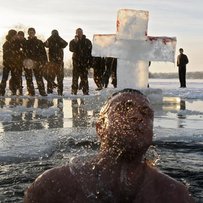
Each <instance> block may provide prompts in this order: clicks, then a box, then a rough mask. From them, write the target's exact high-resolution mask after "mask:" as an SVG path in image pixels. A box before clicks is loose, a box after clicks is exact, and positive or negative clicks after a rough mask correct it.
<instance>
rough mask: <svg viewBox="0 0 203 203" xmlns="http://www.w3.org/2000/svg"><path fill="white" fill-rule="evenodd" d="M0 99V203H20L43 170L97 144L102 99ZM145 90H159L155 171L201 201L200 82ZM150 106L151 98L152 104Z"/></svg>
mask: <svg viewBox="0 0 203 203" xmlns="http://www.w3.org/2000/svg"><path fill="white" fill-rule="evenodd" d="M70 81H71V80H70V78H66V79H65V91H64V97H58V96H57V95H54V96H53V95H49V96H48V97H38V96H36V97H32V98H31V97H30V98H29V97H27V96H22V97H11V96H9V94H8V95H7V96H6V97H1V98H0V107H1V108H0V150H1V153H0V202H2V203H3V202H22V198H23V191H24V190H25V188H26V187H27V186H28V185H29V184H30V183H31V182H32V181H33V180H34V179H35V178H36V177H37V176H38V175H39V174H41V173H42V172H43V171H44V170H46V169H48V168H52V167H54V166H58V165H63V164H65V163H67V162H68V161H69V158H70V157H71V156H75V155H80V154H83V155H84V154H85V153H86V154H89V153H95V152H96V151H97V150H98V147H99V143H98V140H97V136H96V132H95V121H96V119H97V115H98V112H99V110H100V107H101V106H102V104H103V103H104V102H105V100H106V97H107V95H109V94H110V93H111V91H114V90H113V88H112V87H111V85H109V88H108V89H107V90H102V91H101V92H96V91H95V90H94V89H95V88H96V86H95V85H94V83H93V81H92V79H90V95H89V96H83V95H82V94H80V93H79V95H78V96H71V95H70ZM149 83H150V88H160V89H161V90H162V95H161V96H162V102H161V103H160V102H156V101H153V108H154V111H155V120H154V141H153V145H154V149H155V151H156V152H157V153H158V155H159V161H158V163H157V167H158V168H160V169H161V170H163V171H164V172H165V173H167V174H169V175H170V176H172V177H174V178H176V179H178V180H180V181H182V182H184V183H185V184H186V185H188V188H189V190H190V191H191V193H192V195H193V197H194V198H195V199H196V202H198V203H200V202H202V201H203V186H202V185H203V159H202V157H203V156H202V155H203V150H202V149H203V119H202V116H203V81H202V80H189V81H188V85H187V86H188V88H186V89H180V88H178V87H179V83H178V80H177V79H174V80H173V79H172V80H165V79H159V80H157V79H151V80H150V82H149ZM154 100H156V98H154Z"/></svg>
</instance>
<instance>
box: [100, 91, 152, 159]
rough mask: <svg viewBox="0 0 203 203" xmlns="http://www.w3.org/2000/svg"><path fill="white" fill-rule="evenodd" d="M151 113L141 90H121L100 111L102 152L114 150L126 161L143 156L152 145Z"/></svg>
mask: <svg viewBox="0 0 203 203" xmlns="http://www.w3.org/2000/svg"><path fill="white" fill-rule="evenodd" d="M153 116H154V114H153V110H152V108H151V106H150V103H149V101H148V99H147V97H146V96H144V95H143V94H142V93H141V92H140V91H137V90H133V89H124V90H122V91H120V92H117V93H116V94H114V95H113V96H112V97H111V98H110V99H109V100H108V101H107V103H106V104H105V105H104V107H103V108H102V109H101V112H100V115H99V119H98V121H97V133H98V135H99V137H100V140H101V150H102V151H106V150H108V151H109V150H111V149H116V152H115V151H114V152H113V153H120V154H121V156H122V155H123V156H124V157H125V158H126V156H129V157H128V158H130V157H131V158H134V157H137V156H138V157H139V156H142V155H143V154H144V153H145V152H146V150H147V149H148V147H149V146H150V145H151V143H152V136H153Z"/></svg>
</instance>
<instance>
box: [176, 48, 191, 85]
mask: <svg viewBox="0 0 203 203" xmlns="http://www.w3.org/2000/svg"><path fill="white" fill-rule="evenodd" d="M179 52H180V54H179V55H178V58H177V66H178V73H179V80H180V87H181V88H185V87H186V65H187V64H188V63H189V60H188V57H187V55H185V54H183V49H182V48H180V49H179Z"/></svg>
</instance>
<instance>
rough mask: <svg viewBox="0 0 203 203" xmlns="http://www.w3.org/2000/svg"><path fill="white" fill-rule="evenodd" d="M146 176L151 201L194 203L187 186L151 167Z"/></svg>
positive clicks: (157, 202)
mask: <svg viewBox="0 0 203 203" xmlns="http://www.w3.org/2000/svg"><path fill="white" fill-rule="evenodd" d="M146 176H147V177H146V179H145V185H144V188H146V190H148V191H150V194H151V195H150V199H151V198H154V202H156V203H159V202H160V203H161V202H164V203H169V202H173V203H194V201H193V200H192V198H191V196H190V194H189V192H188V190H187V188H186V186H185V185H184V184H182V183H181V182H178V181H177V180H175V179H173V178H171V177H170V176H168V175H166V174H164V173H162V172H160V171H159V170H157V169H155V168H151V167H149V168H148V170H147V175H146ZM143 197H144V196H143ZM150 202H153V201H150Z"/></svg>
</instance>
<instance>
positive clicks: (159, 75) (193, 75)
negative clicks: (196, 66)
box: [149, 72, 203, 79]
mask: <svg viewBox="0 0 203 203" xmlns="http://www.w3.org/2000/svg"><path fill="white" fill-rule="evenodd" d="M186 75H187V79H203V72H187V73H186ZM149 77H150V78H165V79H171V78H178V73H151V72H150V73H149Z"/></svg>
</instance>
